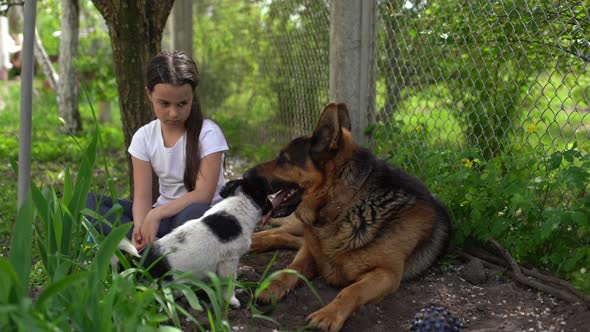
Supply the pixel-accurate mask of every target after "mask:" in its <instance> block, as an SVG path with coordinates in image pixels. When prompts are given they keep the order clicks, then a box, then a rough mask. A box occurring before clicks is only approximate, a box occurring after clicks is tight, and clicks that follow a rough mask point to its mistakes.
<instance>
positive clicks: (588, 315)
mask: <svg viewBox="0 0 590 332" xmlns="http://www.w3.org/2000/svg"><path fill="white" fill-rule="evenodd" d="M234 165H235V164H234ZM235 166H237V167H235V168H234V167H230V169H229V170H230V172H231V171H234V173H233V174H228V175H229V177H230V178H231V177H234V176H236V174H241V173H240V171H239V169H241V168H242V167H243V165H235ZM240 166H241V167H240ZM294 254H295V253H294V252H293V251H278V256H277V259H276V261H275V263H274V265H273V266H272V267H271V271H276V270H279V269H283V268H285V267H287V265H288V264H289V263H290V262H291V260H292V258H293V256H294ZM273 255H274V253H272V252H269V253H263V254H255V255H246V256H244V257H243V258H242V260H241V263H240V270H239V275H238V278H239V280H241V281H260V278H261V275H262V274H263V272H264V270H265V268H267V266H268V264H269V262H270V261H271V260H272V257H273ZM451 256H452V255H449V256H447V258H446V259H444V260H443V261H442V262H440V263H439V264H438V265H437V266H435V267H433V268H432V269H431V270H430V271H429V272H428V273H427V274H426V275H424V276H423V277H421V278H419V279H416V280H413V281H409V282H405V283H402V285H401V287H400V289H399V290H398V291H397V292H395V293H393V294H391V295H389V296H387V297H386V298H385V299H384V300H383V301H382V302H380V303H377V304H369V305H365V306H363V307H362V308H361V309H359V310H358V311H357V312H356V313H354V314H353V315H352V316H351V317H350V319H348V321H347V322H346V323H345V325H344V327H343V329H342V331H343V332H360V331H371V332H381V331H388V332H396V331H409V328H410V322H411V320H412V319H413V318H414V315H415V314H416V312H418V311H419V310H420V309H421V308H424V307H426V306H428V305H430V304H434V305H437V306H444V307H447V308H448V309H449V310H450V312H451V313H452V314H453V315H454V316H455V317H457V318H459V320H460V321H461V323H462V326H463V330H464V331H477V332H483V331H486V332H494V331H527V332H528V331H579V332H586V331H589V332H590V310H589V309H588V308H587V307H586V306H584V305H581V304H572V303H568V302H565V301H562V300H558V299H556V298H554V297H552V296H549V295H547V294H544V293H541V292H539V291H537V290H533V289H530V288H527V287H524V286H522V285H520V284H518V283H516V282H515V281H513V280H512V279H510V278H508V277H505V276H503V273H502V271H498V270H491V269H488V268H484V267H483V266H481V265H479V267H476V268H475V271H474V268H473V265H474V264H473V262H470V263H466V262H464V261H463V260H461V259H458V258H450V257H451ZM475 265H476V266H478V264H475ZM468 280H470V281H468ZM312 284H313V287H314V288H315V290H316V291H317V293H318V294H319V296H320V297H321V299H322V303H323V304H322V303H320V302H319V301H318V300H317V298H316V297H315V295H314V294H313V293H312V291H311V290H310V289H309V288H308V287H307V286H305V285H302V286H300V287H299V288H297V289H295V290H294V291H292V292H291V293H290V294H288V295H287V296H286V297H285V298H284V299H283V300H282V301H281V302H279V303H278V305H277V306H276V308H274V310H273V311H272V312H270V313H266V315H267V316H269V317H271V318H273V319H274V320H275V321H277V322H278V323H279V325H278V326H277V325H276V324H275V323H273V322H270V321H267V320H262V319H253V318H252V314H251V313H250V311H249V310H247V309H239V310H231V311H230V313H229V317H228V318H229V322H230V324H231V327H232V330H234V331H253V332H262V331H269V332H272V331H305V330H307V328H306V317H307V315H309V314H311V313H312V312H314V311H316V310H318V309H320V308H321V307H322V306H323V305H325V304H327V303H329V302H330V301H331V300H332V299H333V298H334V297H336V295H337V294H338V292H339V289H337V288H333V287H331V286H329V285H327V284H326V283H325V282H323V280H321V278H316V279H314V280H313V282H312ZM250 297H251V295H250V294H248V293H247V292H242V293H239V294H238V298H239V299H240V301H241V302H242V304H246V303H248V301H249V300H251V298H250ZM189 330H190V328H189Z"/></svg>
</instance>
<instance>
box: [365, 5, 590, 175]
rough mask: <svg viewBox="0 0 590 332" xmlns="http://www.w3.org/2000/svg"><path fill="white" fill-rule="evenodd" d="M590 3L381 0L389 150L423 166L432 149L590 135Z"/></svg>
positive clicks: (468, 149)
mask: <svg viewBox="0 0 590 332" xmlns="http://www.w3.org/2000/svg"><path fill="white" fill-rule="evenodd" d="M589 4H590V2H588V1H445V2H438V1H437V2H431V1H409V0H408V1H406V0H389V1H381V2H380V4H379V23H380V29H379V32H378V33H379V37H378V38H379V40H378V49H377V53H378V58H377V68H378V76H377V77H378V81H377V100H376V103H377V114H376V115H377V119H378V120H379V121H380V122H379V125H380V127H379V126H378V127H377V129H378V130H377V136H378V137H377V139H378V140H381V142H387V143H389V147H390V149H388V148H387V145H388V144H387V143H386V144H382V145H381V152H382V153H384V154H395V153H397V152H399V151H400V150H402V151H405V157H406V160H405V162H404V164H406V165H408V166H409V167H410V168H412V169H413V170H414V171H415V172H417V173H419V172H420V170H419V169H420V167H421V160H423V156H424V155H426V154H427V153H428V152H429V151H432V150H438V151H448V152H450V153H449V154H448V157H449V159H458V158H459V159H460V157H464V158H468V159H469V160H470V162H473V160H483V161H489V160H490V159H492V158H494V157H496V156H498V155H501V154H503V155H511V156H518V155H519V152H520V151H522V149H523V148H525V147H530V148H532V149H542V150H543V151H544V152H545V153H547V154H549V153H551V152H553V151H557V150H562V149H565V148H566V147H568V146H571V144H572V142H574V141H578V142H586V141H587V140H588V138H589V137H590V121H589V120H590V107H589V105H590V90H589V86H590V77H589V76H588V75H587V73H586V70H587V67H588V63H589V61H590V45H589V44H588V43H589V39H588V37H589V36H588V34H589V33H590V28H589V27H590V16H589V13H588V8H589ZM586 148H587V147H586ZM398 159H399V158H398Z"/></svg>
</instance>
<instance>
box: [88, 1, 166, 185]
mask: <svg viewBox="0 0 590 332" xmlns="http://www.w3.org/2000/svg"><path fill="white" fill-rule="evenodd" d="M93 3H94V6H95V7H96V8H97V9H98V11H99V12H100V13H101V14H102V16H103V18H104V19H105V21H106V23H107V26H108V27H109V35H110V39H111V47H112V48H113V62H114V65H115V73H116V76H117V87H118V92H119V107H120V111H121V123H122V129H123V134H124V137H125V146H126V147H128V146H129V144H130V143H131V138H132V137H133V134H134V133H135V132H136V131H137V130H138V129H139V128H140V127H141V126H143V125H144V124H146V123H148V122H149V121H151V120H152V119H153V118H154V115H153V112H152V110H151V105H150V103H149V100H148V98H147V95H146V93H145V85H146V77H145V72H146V68H147V65H148V63H149V61H150V59H151V58H152V57H153V56H154V55H156V54H157V53H158V52H159V51H160V46H161V41H162V35H163V30H164V25H165V24H166V19H167V18H168V15H169V14H170V10H171V9H172V5H173V3H174V0H135V1H114V0H93ZM128 164H129V179H130V183H131V191H133V173H132V167H131V159H130V158H128ZM154 182H155V183H157V179H155V178H154ZM154 185H155V184H154ZM155 188H157V187H155ZM153 194H154V195H155V194H157V189H156V190H155V192H153Z"/></svg>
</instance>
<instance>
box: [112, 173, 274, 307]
mask: <svg viewBox="0 0 590 332" xmlns="http://www.w3.org/2000/svg"><path fill="white" fill-rule="evenodd" d="M270 190H271V188H270V185H269V184H268V182H267V181H266V180H265V179H263V178H260V177H253V178H247V179H239V180H232V181H228V182H227V183H226V184H225V186H224V187H223V188H222V189H221V192H220V195H221V196H222V197H224V200H222V201H221V202H219V203H217V204H216V205H214V206H213V207H211V208H210V209H209V210H208V211H207V212H206V213H205V214H204V215H203V216H202V217H201V218H199V219H194V220H189V221H187V222H186V223H184V224H183V225H181V226H179V227H178V228H176V229H174V230H173V231H172V232H170V233H169V234H167V235H166V236H164V237H162V238H160V239H158V240H156V241H155V242H154V243H152V245H151V247H148V248H149V249H148V252H147V253H143V255H145V256H146V258H145V261H144V263H143V266H145V267H149V266H151V265H152V264H153V263H154V262H156V263H155V264H154V266H153V267H152V268H151V269H150V271H149V272H150V274H151V275H152V276H153V277H154V278H159V277H161V276H163V275H165V274H166V273H167V272H169V271H171V270H177V271H182V272H191V273H192V274H193V275H194V276H195V277H197V278H204V277H206V272H208V271H209V272H213V273H216V274H217V275H218V276H219V277H223V278H230V277H232V278H235V277H236V272H237V268H238V263H239V259H240V257H241V256H242V255H244V254H246V253H247V252H248V250H249V249H250V244H251V239H250V238H251V236H252V232H253V231H254V228H255V227H256V224H257V223H258V222H259V221H260V220H262V217H263V216H265V215H268V216H267V217H266V218H265V219H268V218H270V212H271V211H272V203H271V202H270V200H269V199H268V195H269V194H270ZM119 249H121V250H124V251H126V252H128V253H130V254H132V255H133V256H135V257H141V256H140V254H139V253H138V252H137V250H136V249H135V247H134V246H133V244H132V243H131V242H130V241H129V240H127V238H125V239H123V241H121V243H120V244H119ZM116 262H117V260H114V261H113V263H116ZM170 278H172V277H170ZM230 305H231V306H232V307H234V308H239V307H240V302H239V300H238V299H237V298H236V296H235V292H234V290H233V289H232V292H231V298H230Z"/></svg>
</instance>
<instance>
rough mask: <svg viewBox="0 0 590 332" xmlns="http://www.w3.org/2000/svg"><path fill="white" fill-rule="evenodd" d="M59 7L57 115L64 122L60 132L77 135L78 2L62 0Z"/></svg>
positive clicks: (79, 123)
mask: <svg viewBox="0 0 590 332" xmlns="http://www.w3.org/2000/svg"><path fill="white" fill-rule="evenodd" d="M61 7H62V12H61V39H60V43H59V77H60V80H59V82H58V86H57V95H58V97H57V105H58V113H59V116H60V117H61V118H62V119H63V120H64V121H65V126H64V127H62V128H63V130H62V131H63V132H64V133H72V134H77V133H79V132H80V131H81V130H82V120H81V119H80V112H79V111H78V80H77V78H76V68H74V62H73V59H75V58H76V56H77V55H78V37H79V34H78V31H79V25H80V23H79V14H80V6H79V3H78V0H62V1H61Z"/></svg>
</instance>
